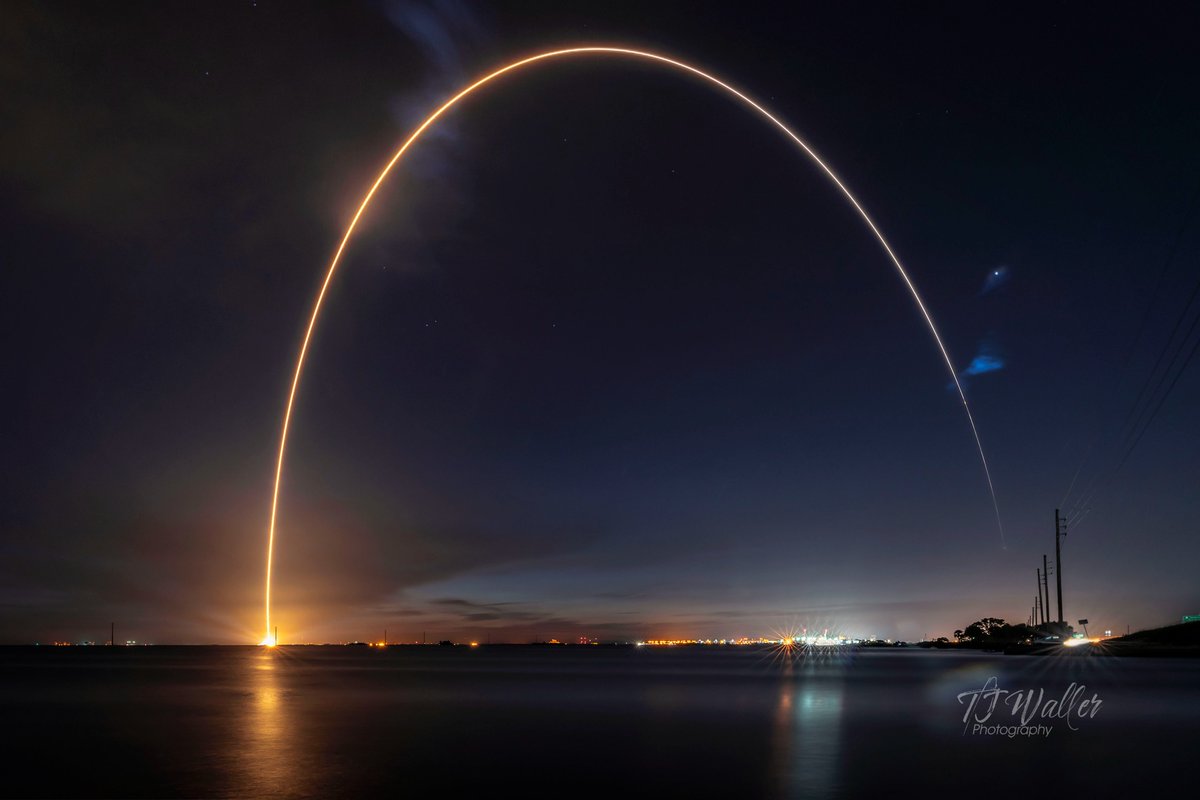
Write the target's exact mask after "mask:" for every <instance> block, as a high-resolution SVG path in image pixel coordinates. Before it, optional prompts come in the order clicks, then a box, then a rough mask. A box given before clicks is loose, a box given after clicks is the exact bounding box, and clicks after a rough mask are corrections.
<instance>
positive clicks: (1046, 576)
mask: <svg viewBox="0 0 1200 800" xmlns="http://www.w3.org/2000/svg"><path fill="white" fill-rule="evenodd" d="M1042 589H1044V590H1045V591H1046V599H1045V601H1044V602H1043V603H1042V608H1044V609H1046V622H1049V621H1050V564H1049V562H1048V561H1047V560H1046V554H1045V553H1042Z"/></svg>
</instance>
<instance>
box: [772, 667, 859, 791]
mask: <svg viewBox="0 0 1200 800" xmlns="http://www.w3.org/2000/svg"><path fill="white" fill-rule="evenodd" d="M839 669H840V667H837V666H833V667H830V666H829V665H826V668H825V670H824V672H825V673H826V674H824V675H822V674H820V672H821V670H820V668H819V667H818V666H817V665H815V664H814V663H812V662H811V661H810V662H804V661H801V662H800V663H799V664H791V663H789V664H787V665H786V666H785V667H784V675H783V680H782V682H781V684H780V689H779V704H778V706H777V708H776V714H775V735H774V742H773V748H772V749H773V751H774V759H773V764H772V769H773V771H774V772H775V776H776V779H777V783H776V793H777V795H778V796H779V797H784V798H825V797H834V796H836V795H837V792H838V778H839V774H838V773H839V771H840V769H841V764H840V754H841V719H842V691H843V688H842V679H841V676H840V675H839V674H838V670H839Z"/></svg>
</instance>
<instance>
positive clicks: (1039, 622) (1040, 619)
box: [1036, 567, 1046, 625]
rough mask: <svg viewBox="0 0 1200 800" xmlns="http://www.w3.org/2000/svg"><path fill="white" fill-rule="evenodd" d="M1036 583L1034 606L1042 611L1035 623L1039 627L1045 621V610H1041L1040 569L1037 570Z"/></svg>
mask: <svg viewBox="0 0 1200 800" xmlns="http://www.w3.org/2000/svg"><path fill="white" fill-rule="evenodd" d="M1037 581H1038V587H1037V589H1038V593H1037V603H1036V605H1037V607H1038V608H1039V609H1041V611H1042V613H1041V614H1040V615H1039V617H1038V621H1037V624H1038V625H1040V624H1041V623H1043V622H1045V621H1046V609H1045V608H1042V570H1041V568H1040V567H1039V568H1038V571H1037Z"/></svg>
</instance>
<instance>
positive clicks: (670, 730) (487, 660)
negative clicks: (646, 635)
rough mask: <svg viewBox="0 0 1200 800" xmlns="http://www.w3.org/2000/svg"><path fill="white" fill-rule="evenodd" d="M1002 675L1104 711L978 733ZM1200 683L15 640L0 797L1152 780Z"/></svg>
mask: <svg viewBox="0 0 1200 800" xmlns="http://www.w3.org/2000/svg"><path fill="white" fill-rule="evenodd" d="M992 676H995V677H996V678H997V679H998V682H999V684H1000V686H1001V687H1002V688H1009V689H1018V688H1035V689H1036V688H1042V689H1044V690H1045V697H1046V699H1050V698H1052V697H1053V698H1059V697H1061V695H1062V694H1063V692H1064V690H1066V689H1067V687H1068V685H1069V684H1070V683H1071V682H1072V681H1074V682H1076V683H1083V684H1086V687H1087V689H1086V693H1085V695H1084V696H1086V697H1091V696H1092V695H1093V694H1095V695H1097V696H1098V698H1099V699H1100V700H1101V706H1100V708H1099V711H1098V712H1097V713H1096V714H1095V716H1094V717H1091V718H1084V719H1078V718H1076V719H1073V720H1072V723H1071V724H1072V725H1074V726H1075V727H1076V728H1078V730H1071V729H1070V728H1069V727H1068V725H1067V723H1066V721H1065V720H1062V719H1037V720H1034V721H1032V722H1031V724H1037V723H1042V724H1050V725H1052V730H1051V733H1050V735H1049V736H1039V737H1037V738H1028V737H1019V738H1005V737H1002V736H999V735H985V734H982V733H978V734H977V733H972V732H970V731H969V730H968V731H967V732H966V733H964V723H963V713H964V711H965V710H966V707H965V706H963V705H960V703H959V701H958V699H957V695H958V693H960V692H964V691H968V690H972V689H979V688H981V687H982V686H983V684H984V682H985V681H986V680H987V679H988V678H989V677H992ZM1198 678H1200V660H1189V659H1137V658H1124V659H1116V658H1108V657H1090V658H1071V657H1064V658H1038V657H1028V656H1001V655H990V654H981V653H957V652H937V651H932V652H931V651H920V650H913V649H908V650H859V651H857V652H852V653H848V652H844V653H840V654H823V655H817V656H812V657H806V658H803V659H800V660H795V661H787V662H784V661H781V660H780V659H777V658H772V655H771V653H770V652H768V651H765V650H754V649H746V648H702V649H684V648H680V649H657V648H656V649H651V648H605V647H590V648H582V647H573V648H566V647H501V646H497V647H480V648H466V647H453V648H450V647H423V648H421V647H392V648H389V649H387V650H380V649H375V648H365V647H310V648H287V647H284V648H279V649H277V650H266V649H262V648H252V647H247V648H238V647H220V648H217V647H211V648H210V647H178V648H173V647H158V648H136V647H129V648H100V647H96V648H81V647H75V648H46V647H43V648H4V649H0V710H2V711H3V720H4V729H5V740H6V741H5V743H4V744H5V748H4V753H5V759H4V763H5V764H6V765H7V768H6V769H5V770H4V773H3V779H2V781H0V787H2V788H0V793H3V794H4V795H5V796H22V797H24V796H30V797H79V796H83V797H255V798H258V797H322V798H326V797H375V796H383V795H387V796H407V797H414V798H418V797H419V798H424V797H461V796H467V795H471V794H480V793H488V794H489V795H493V796H498V795H499V794H500V793H501V789H502V788H507V789H510V790H511V789H514V788H515V790H516V795H515V796H520V797H540V796H546V797H549V796H555V797H581V796H582V797H593V796H597V797H622V798H624V797H643V796H654V797H684V796H686V797H729V798H753V797H779V798H789V797H813V798H819V797H868V796H870V797H878V796H881V794H882V793H894V792H897V791H898V792H901V794H902V795H903V796H911V795H912V794H914V793H915V792H917V791H921V790H925V789H928V790H933V791H937V792H939V793H941V792H944V791H946V790H951V789H952V790H956V791H962V792H964V793H966V794H969V795H970V796H975V797H992V796H997V797H998V796H1005V797H1012V796H1023V795H1025V796H1035V797H1041V796H1049V795H1051V794H1061V793H1064V792H1070V793H1072V794H1074V795H1076V796H1089V797H1092V796H1101V797H1103V796H1114V795H1118V794H1123V793H1126V792H1136V793H1137V794H1139V795H1142V794H1146V793H1147V792H1148V791H1150V790H1152V789H1153V788H1155V787H1165V786H1171V785H1178V782H1177V781H1176V780H1175V776H1182V775H1186V774H1190V769H1189V768H1190V766H1191V764H1192V755H1193V754H1194V751H1195V748H1196V745H1197V743H1198V742H1200V736H1198V734H1200V724H1198V722H1197V716H1196V715H1197V712H1200V681H1198V680H1197V679H1198ZM997 721H998V722H1002V723H1004V724H1012V722H1013V718H1012V716H1011V714H1010V712H1009V710H1008V709H1006V708H1005V707H1003V706H1001V707H1000V709H999V710H998V711H997V712H996V713H995V714H994V715H993V720H992V722H993V724H994V722H997ZM1018 724H1019V722H1018ZM504 794H505V795H511V794H512V793H511V792H504ZM935 796H936V795H935Z"/></svg>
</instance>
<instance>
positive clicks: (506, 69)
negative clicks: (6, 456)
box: [262, 47, 1004, 644]
mask: <svg viewBox="0 0 1200 800" xmlns="http://www.w3.org/2000/svg"><path fill="white" fill-rule="evenodd" d="M582 55H609V56H623V57H628V58H633V59H641V60H644V61H651V62H654V63H658V64H664V65H667V66H669V67H671V68H673V69H677V70H681V71H683V72H687V73H689V74H691V75H693V76H696V77H698V78H701V79H703V80H705V81H707V82H708V83H709V84H712V85H714V86H717V87H719V88H721V89H723V90H724V91H725V92H727V93H728V94H730V95H732V96H733V97H735V98H737V99H738V100H740V101H741V102H742V103H744V104H745V105H746V106H748V107H749V108H751V109H753V110H754V111H757V112H758V113H759V114H760V115H762V116H763V117H764V118H765V119H767V120H768V121H769V122H771V123H772V124H773V125H774V126H775V127H776V128H778V129H779V130H780V131H782V132H783V133H784V134H785V135H786V136H787V137H788V138H789V139H791V140H792V141H793V142H795V143H796V145H798V146H799V147H800V149H801V150H803V151H804V152H805V154H807V155H808V157H809V158H810V159H811V160H812V161H813V163H815V164H816V165H817V166H818V167H820V169H821V171H822V172H824V173H825V175H826V176H827V177H828V178H829V179H830V180H831V181H832V182H833V183H834V185H835V186H837V188H838V189H840V190H841V192H842V194H843V195H844V196H845V198H846V200H848V201H849V202H850V205H852V206H853V207H854V210H855V211H857V212H858V215H859V216H860V217H861V218H862V220H863V222H864V223H866V225H867V227H868V228H870V229H871V233H873V234H874V235H875V238H876V239H877V240H878V241H879V244H880V245H881V246H882V247H883V249H884V252H886V253H887V256H888V258H889V259H890V260H891V262H892V264H893V265H894V266H895V268H896V272H897V273H899V275H900V278H901V280H903V281H904V285H905V286H907V287H908V291H909V293H910V294H911V295H912V298H913V300H914V301H915V302H916V304H917V308H918V309H919V310H920V312H921V316H922V317H924V318H925V323H926V325H927V326H928V327H929V332H930V333H931V334H932V335H933V339H934V341H935V342H936V343H937V347H938V350H939V352H940V353H941V355H942V360H943V361H945V363H946V368H947V369H948V370H949V371H950V377H951V378H952V379H953V381H954V385H955V387H956V388H957V389H958V396H959V399H960V400H961V401H962V404H963V410H964V411H965V412H966V415H967V421H968V422H969V423H970V426H971V434H972V436H974V438H975V446H976V448H977V449H978V451H979V460H980V463H981V464H982V465H983V473H984V477H985V478H986V479H987V485H988V491H989V492H990V493H991V497H992V507H993V510H994V511H995V514H996V525H997V527H998V528H999V530H1000V540H1001V543H1003V542H1004V526H1003V523H1001V521H1000V505H999V503H998V502H997V500H996V489H995V487H994V485H993V483H992V475H991V470H990V468H989V467H988V463H987V456H985V455H984V452H983V442H982V440H981V439H980V437H979V430H978V429H977V428H976V426H975V418H974V416H972V414H971V407H970V405H969V404H968V403H967V396H966V393H965V392H964V391H963V387H962V384H961V383H960V382H959V379H958V371H957V370H956V369H955V367H954V362H953V361H952V360H951V359H950V353H949V352H948V351H947V349H946V345H945V344H944V343H943V342H942V337H941V334H940V333H939V332H938V329H937V325H935V324H934V322H933V317H932V316H931V315H930V313H929V309H928V308H926V307H925V302H924V300H922V298H921V294H920V293H919V292H918V291H917V287H916V286H915V285H914V284H913V282H912V279H911V278H909V276H908V271H907V270H905V268H904V265H903V264H901V263H900V259H899V257H897V255H896V253H895V251H894V250H893V249H892V246H891V245H890V244H888V241H887V239H886V238H884V235H883V233H882V232H881V231H880V230H879V227H878V226H876V224H875V221H874V220H872V219H871V217H870V215H868V214H867V212H866V209H864V208H863V206H862V204H861V203H859V201H858V198H856V197H855V196H854V194H853V193H852V192H851V191H850V190H849V189H848V188H847V187H846V184H844V183H842V180H841V179H840V178H839V177H838V176H837V174H836V173H834V171H833V170H832V169H831V168H830V167H829V165H828V164H826V163H825V162H824V161H823V160H822V159H821V158H820V156H818V155H817V154H816V152H815V151H814V150H813V149H812V148H811V147H809V146H808V144H807V143H806V142H805V141H804V140H803V139H801V138H800V137H799V136H798V135H796V134H795V133H794V132H793V131H792V130H791V129H790V128H788V127H787V126H786V125H785V124H783V122H782V121H780V120H779V118H778V117H776V116H775V115H773V114H772V113H771V112H769V111H767V109H766V108H764V107H763V106H761V105H759V104H758V103H757V102H755V101H754V100H753V99H751V98H750V97H749V96H747V95H745V94H743V93H742V92H740V91H739V90H737V89H735V88H734V87H733V86H731V85H730V84H728V83H726V82H724V81H722V80H720V79H719V78H716V77H714V76H713V75H710V74H709V73H707V72H704V71H703V70H700V69H697V68H696V67H693V66H691V65H689V64H685V63H683V62H682V61H676V60H675V59H672V58H668V57H666V56H663V55H659V54H657V53H650V52H645V51H641V50H631V49H628V48H623V47H571V48H566V49H562V50H551V51H548V52H545V53H538V54H536V55H532V56H529V57H527V58H523V59H521V60H519V61H514V62H513V63H511V64H508V65H506V66H503V67H501V68H499V69H497V70H495V71H494V72H491V73H489V74H487V75H485V76H483V77H482V78H480V79H478V80H476V81H475V82H474V83H472V84H470V85H469V86H467V87H466V88H465V89H462V90H461V91H459V92H458V93H457V94H455V95H454V96H453V97H451V98H450V99H449V100H447V101H446V102H445V103H443V104H442V105H441V106H440V107H439V108H438V109H437V110H436V111H434V112H433V113H432V114H430V115H429V116H428V117H426V118H425V121H424V122H422V123H421V124H420V125H419V126H418V127H417V128H416V130H414V131H413V132H412V133H411V134H409V136H408V138H407V139H405V140H404V143H403V144H402V145H400V148H399V149H398V150H397V151H396V152H395V153H394V154H393V155H392V157H391V159H390V160H389V161H388V162H387V164H386V165H385V166H384V168H383V170H382V171H381V172H380V173H379V175H378V177H376V178H375V182H374V183H372V184H371V188H370V189H369V190H368V191H367V193H366V195H365V196H364V197H363V199H362V202H361V203H359V206H358V210H357V211H355V212H354V216H353V217H352V218H351V219H350V223H349V225H347V226H346V232H345V233H344V234H343V235H342V240H341V242H340V243H339V244H338V246H337V250H336V251H335V252H334V255H333V259H332V260H331V261H330V262H329V267H328V269H327V270H326V272H325V280H324V281H323V282H322V283H321V289H320V291H319V292H318V293H317V299H316V301H315V302H314V303H313V309H312V314H311V315H310V317H309V320H308V327H307V328H306V329H305V331H304V340H303V341H302V343H301V345H300V352H299V354H298V355H297V358H296V369H295V371H294V373H293V375H292V385H291V389H290V390H289V391H288V399H287V406H286V407H285V410H284V414H283V426H282V429H281V431H280V436H279V454H278V459H277V460H276V463H275V484H274V488H273V489H272V493H271V521H270V525H269V527H268V529H267V577H266V623H267V624H266V631H267V634H266V636H265V637H264V639H263V641H262V643H263V644H274V643H275V636H274V634H273V633H272V630H273V629H272V627H271V567H272V564H273V561H274V555H275V520H276V516H277V512H278V509H279V487H280V484H281V482H282V478H283V462H284V455H285V453H286V450H287V436H288V430H289V428H290V426H291V421H292V407H293V405H294V403H295V400H296V390H297V388H298V387H299V386H300V378H301V375H302V374H303V372H304V358H305V356H306V355H307V354H308V345H309V343H310V342H311V340H312V334H313V330H314V329H315V328H316V325H317V319H318V318H319V317H320V313H321V305H322V303H323V302H324V300H325V293H326V291H328V289H329V284H330V282H331V281H332V280H333V275H334V273H335V272H337V268H338V265H339V263H340V262H341V259H342V254H343V253H344V252H345V250H346V245H347V244H348V243H349V242H350V238H351V236H353V235H354V231H355V229H356V228H357V227H358V223H359V220H360V219H361V218H362V215H363V213H364V212H365V211H366V210H367V206H368V205H370V203H371V200H372V198H374V197H375V193H376V192H377V191H378V190H379V187H380V186H381V185H382V184H383V182H384V180H385V179H386V178H387V177H388V175H389V174H390V173H391V171H392V168H393V167H395V166H396V164H397V163H398V162H399V161H400V159H401V158H402V157H403V156H404V154H405V153H406V152H408V149H409V148H410V147H411V146H412V145H413V143H415V142H416V141H417V139H419V138H420V137H421V135H422V134H423V133H424V132H425V131H426V130H427V129H428V128H429V127H430V126H431V125H433V123H435V122H436V121H437V120H438V119H440V118H441V117H442V115H444V114H445V113H446V112H447V111H449V110H450V109H451V108H452V107H454V106H455V105H456V104H457V103H458V102H459V101H460V100H462V99H463V98H464V97H466V96H467V95H469V94H471V93H473V92H474V91H475V90H477V89H479V88H480V87H482V86H484V85H485V84H488V83H491V82H492V81H494V80H496V79H497V78H499V77H501V76H503V75H506V74H508V73H510V72H513V71H514V70H518V69H520V68H521V67H525V66H528V65H530V64H534V63H537V62H541V61H547V60H549V59H554V58H561V57H566V56H582Z"/></svg>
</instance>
